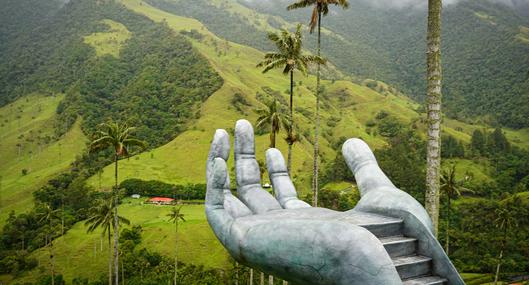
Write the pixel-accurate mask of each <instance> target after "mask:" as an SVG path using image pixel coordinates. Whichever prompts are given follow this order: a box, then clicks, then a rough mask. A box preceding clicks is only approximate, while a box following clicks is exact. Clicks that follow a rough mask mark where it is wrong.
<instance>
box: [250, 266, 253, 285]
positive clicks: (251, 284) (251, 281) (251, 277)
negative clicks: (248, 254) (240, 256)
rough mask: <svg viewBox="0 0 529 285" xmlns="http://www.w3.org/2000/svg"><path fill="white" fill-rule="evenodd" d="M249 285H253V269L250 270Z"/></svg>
mask: <svg viewBox="0 0 529 285" xmlns="http://www.w3.org/2000/svg"><path fill="white" fill-rule="evenodd" d="M249 285H253V268H250V282H249Z"/></svg>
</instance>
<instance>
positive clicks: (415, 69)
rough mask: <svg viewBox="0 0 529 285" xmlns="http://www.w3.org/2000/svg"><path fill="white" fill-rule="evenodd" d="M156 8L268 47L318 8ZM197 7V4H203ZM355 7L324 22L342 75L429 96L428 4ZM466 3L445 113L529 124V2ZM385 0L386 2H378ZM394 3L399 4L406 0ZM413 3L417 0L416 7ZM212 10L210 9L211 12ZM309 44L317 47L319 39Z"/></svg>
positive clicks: (451, 51) (161, 3)
mask: <svg viewBox="0 0 529 285" xmlns="http://www.w3.org/2000/svg"><path fill="white" fill-rule="evenodd" d="M149 2H150V3H152V4H154V5H156V6H158V7H160V8H163V9H165V10H168V11H171V12H172V13H176V14H178V15H183V16H189V17H194V18H197V19H199V20H201V21H203V23H204V24H205V25H206V26H208V28H210V29H211V30H213V31H215V32H216V33H217V34H219V35H220V36H223V37H225V38H226V39H229V40H232V41H235V42H240V43H243V44H249V45H251V46H253V47H256V48H259V49H262V50H268V49H269V48H270V46H269V45H268V44H267V42H266V41H265V38H264V36H263V34H262V33H257V31H258V30H265V29H269V28H271V27H274V28H277V27H280V26H284V25H288V24H287V23H292V22H302V23H306V22H308V20H309V17H310V9H306V10H298V11H291V12H289V11H286V6H287V4H288V3H289V1H286V0H267V1H251V0H240V1H239V3H240V4H244V5H246V6H247V7H249V8H251V9H254V10H256V11H258V12H260V13H261V14H262V15H265V16H264V17H263V16H261V18H259V17H257V16H255V17H252V15H251V14H246V15H245V14H244V13H242V12H241V11H240V10H239V11H237V10H236V9H233V7H231V6H233V5H231V4H230V2H231V1H211V2H210V1H205V0H199V1H192V2H193V3H192V2H191V1H182V0H179V1H167V0H149ZM195 2H196V3H195ZM350 2H351V4H350V8H349V9H347V10H345V11H341V10H339V9H335V10H333V11H332V12H331V13H332V17H327V18H324V20H323V23H324V27H325V29H327V30H329V31H330V33H331V34H330V35H329V36H326V37H324V39H323V40H324V42H323V45H324V53H325V54H324V55H325V56H326V57H327V58H329V59H330V60H331V61H332V63H334V64H335V65H337V66H338V67H339V68H340V69H341V70H343V71H346V72H349V73H352V74H353V75H355V76H359V77H363V78H374V79H378V80H382V81H385V82H388V83H391V84H393V85H395V86H397V87H398V88H399V89H401V90H402V91H403V92H404V93H405V94H407V95H409V96H410V97H412V98H414V99H416V100H419V101H421V100H423V99H424V94H426V92H425V84H424V82H425V78H424V74H425V64H424V62H425V61H426V56H425V50H426V46H425V40H424V39H425V38H426V25H425V23H426V13H425V5H419V6H417V7H416V6H407V7H395V6H393V4H387V5H384V4H381V2H377V1H373V2H372V1H363V0H354V1H350ZM515 2H516V3H515V4H516V6H514V7H513V6H507V5H505V4H501V3H496V2H490V1H478V0H469V1H459V2H458V3H457V4H450V5H447V6H446V7H445V10H444V26H443V31H444V34H443V45H444V49H443V54H444V56H443V65H444V66H445V68H444V76H445V81H444V95H445V106H446V108H445V111H446V112H447V114H448V115H450V116H452V117H454V118H458V119H464V120H468V121H473V120H474V119H475V118H476V117H479V118H480V119H481V120H484V121H485V122H488V123H493V124H494V123H496V122H497V123H500V124H502V125H504V126H509V127H514V128H522V127H527V126H529V104H527V102H529V83H528V80H527V73H528V71H529V29H528V27H529V19H528V18H527V17H526V16H524V15H526V14H527V13H528V12H527V11H528V10H529V9H528V8H527V7H528V6H527V3H526V2H524V1H515ZM373 3H379V4H373ZM391 3H399V2H398V1H395V2H391ZM409 3H413V2H409ZM206 11H207V12H206ZM311 38H312V40H308V41H307V44H308V46H309V47H310V48H311V49H312V50H315V42H316V41H315V38H314V37H311Z"/></svg>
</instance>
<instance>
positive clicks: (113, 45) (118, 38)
mask: <svg viewBox="0 0 529 285" xmlns="http://www.w3.org/2000/svg"><path fill="white" fill-rule="evenodd" d="M101 22H102V23H103V24H104V25H106V26H107V27H108V30H107V31H105V32H99V33H93V34H91V35H88V36H86V37H84V43H86V44H88V45H91V46H92V47H94V49H95V50H96V55H97V56H103V55H107V54H108V55H112V56H115V57H119V51H120V49H121V47H122V46H123V43H124V42H125V41H127V40H128V39H129V38H130V37H131V34H130V32H129V30H127V27H125V26H124V25H123V24H121V23H118V22H115V21H112V20H108V19H107V20H103V21H101Z"/></svg>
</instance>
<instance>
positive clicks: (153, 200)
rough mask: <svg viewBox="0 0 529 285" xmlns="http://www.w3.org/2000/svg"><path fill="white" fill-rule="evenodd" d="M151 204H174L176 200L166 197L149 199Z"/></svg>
mask: <svg viewBox="0 0 529 285" xmlns="http://www.w3.org/2000/svg"><path fill="white" fill-rule="evenodd" d="M149 201H150V202H172V201H174V199H172V198H164V197H153V198H151V199H149Z"/></svg>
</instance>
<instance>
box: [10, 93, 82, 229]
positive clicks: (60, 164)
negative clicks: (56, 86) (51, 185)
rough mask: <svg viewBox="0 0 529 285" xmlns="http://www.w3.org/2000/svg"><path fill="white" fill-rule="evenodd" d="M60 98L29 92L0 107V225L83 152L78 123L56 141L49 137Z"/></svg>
mask: <svg viewBox="0 0 529 285" xmlns="http://www.w3.org/2000/svg"><path fill="white" fill-rule="evenodd" d="M63 98H64V96H63V95H57V96H41V95H31V96H27V97H24V98H22V99H19V100H17V101H15V102H14V103H12V104H9V105H6V106H4V107H2V108H0V114H1V120H2V123H1V124H0V165H1V167H0V176H1V177H2V179H1V185H0V186H1V189H0V206H1V211H0V225H2V224H3V223H4V221H5V219H6V218H7V216H8V214H9V212H11V211H16V212H17V213H20V212H22V211H25V210H27V209H29V208H30V207H31V205H32V203H33V196H32V194H31V193H32V192H33V191H34V190H36V189H38V188H39V187H40V186H42V185H43V184H45V183H46V182H47V181H48V180H49V179H50V178H52V177H54V176H55V175H56V174H58V173H60V172H62V171H65V170H67V169H68V167H69V165H70V163H71V162H73V161H74V159H75V157H76V155H78V154H80V153H81V152H82V151H83V148H84V145H85V142H86V138H85V136H84V135H83V133H82V131H81V127H80V122H76V123H75V125H74V126H73V128H72V129H71V130H70V131H69V132H67V133H66V134H65V135H63V136H62V137H60V138H58V140H57V139H53V136H54V127H53V122H54V120H55V110H56V108H57V105H58V104H59V102H60V101H61V100H62V99H63ZM46 137H49V138H51V139H50V140H49V141H47V140H46ZM17 145H18V146H17ZM23 170H26V171H27V174H26V175H23V174H22V171H23Z"/></svg>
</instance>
